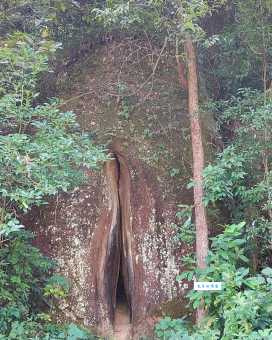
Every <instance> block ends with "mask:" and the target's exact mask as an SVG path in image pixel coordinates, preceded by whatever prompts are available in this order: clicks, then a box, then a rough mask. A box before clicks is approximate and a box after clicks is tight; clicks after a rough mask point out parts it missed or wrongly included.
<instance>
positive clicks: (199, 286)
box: [194, 281, 222, 291]
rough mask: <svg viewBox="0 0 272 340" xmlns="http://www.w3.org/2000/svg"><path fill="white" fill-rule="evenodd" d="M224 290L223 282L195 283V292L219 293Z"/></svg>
mask: <svg viewBox="0 0 272 340" xmlns="http://www.w3.org/2000/svg"><path fill="white" fill-rule="evenodd" d="M221 289H222V282H196V281H195V282H194V290H202V291H217V290H221Z"/></svg>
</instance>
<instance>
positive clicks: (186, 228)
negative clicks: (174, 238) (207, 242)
mask: <svg viewBox="0 0 272 340" xmlns="http://www.w3.org/2000/svg"><path fill="white" fill-rule="evenodd" d="M178 208H179V210H178V212H177V213H176V217H177V219H178V225H174V226H175V227H176V228H177V232H178V238H179V240H181V241H182V242H184V243H186V244H187V245H191V246H192V245H193V244H194V242H195V225H194V223H193V220H192V209H193V207H192V206H189V205H184V204H179V205H178Z"/></svg>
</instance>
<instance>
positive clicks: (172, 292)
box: [28, 39, 191, 339]
mask: <svg viewBox="0 0 272 340" xmlns="http://www.w3.org/2000/svg"><path fill="white" fill-rule="evenodd" d="M137 46H138V48H137ZM64 84H66V85H67V84H68V85H69V86H65V87H64V86H63V85H64ZM58 85H59V87H61V86H62V89H61V90H60V92H61V96H62V97H63V98H64V102H65V105H64V106H63V109H66V110H67V109H69V110H73V111H74V112H76V113H77V115H78V119H79V122H80V125H81V128H82V130H84V131H90V133H92V134H94V135H95V138H96V139H97V140H98V141H99V142H102V143H107V145H108V147H109V150H110V155H111V160H109V161H107V162H106V164H105V165H104V166H103V170H101V171H100V172H99V171H98V172H93V171H86V176H87V182H86V184H85V185H83V186H82V187H79V188H76V189H74V190H73V192H70V193H66V194H62V195H60V196H59V197H57V198H55V199H54V200H52V201H51V202H50V204H49V205H48V206H47V207H46V208H43V209H39V210H37V211H36V212H35V213H34V212H33V213H32V217H31V219H32V220H29V223H28V224H29V225H30V226H32V229H33V230H34V232H35V233H36V236H37V239H36V244H37V245H38V246H39V247H40V248H41V249H42V251H43V252H44V253H45V254H47V255H49V256H50V257H52V258H54V259H56V261H57V263H58V265H59V269H58V271H59V272H60V273H61V274H63V275H64V276H65V277H67V278H68V279H69V281H70V284H71V294H70V297H69V299H68V301H66V302H65V303H62V305H61V306H60V310H61V311H62V317H64V318H66V319H70V320H74V321H75V322H78V323H81V324H83V325H85V326H87V327H90V328H93V329H95V330H96V331H98V332H99V333H100V334H104V335H105V334H111V333H112V331H113V325H114V319H115V311H116V308H117V306H118V303H120V301H119V300H120V296H121V299H122V301H126V304H127V309H128V310H129V318H130V320H131V325H132V332H133V334H134V338H135V339H138V338H139V336H140V335H142V334H147V333H148V332H150V331H151V330H152V327H153V325H154V322H155V321H156V317H157V316H159V315H160V314H161V315H162V314H163V312H164V311H167V312H168V313H169V312H170V313H172V314H173V315H175V316H177V315H181V314H182V311H183V310H184V305H185V302H184V301H183V299H182V297H183V295H184V287H183V286H182V284H181V283H178V282H177V281H176V276H177V274H179V273H180V272H181V271H182V266H181V257H182V255H184V254H185V253H186V251H187V250H186V245H184V244H183V243H182V242H181V241H180V240H179V238H178V237H177V228H175V226H174V225H173V224H174V222H175V214H176V211H177V204H179V203H190V202H191V195H190V193H189V192H188V191H187V190H186V189H185V185H186V184H187V181H188V179H189V178H190V173H191V169H190V162H191V161H190V157H191V156H190V139H189V131H188V117H187V114H186V101H185V99H184V97H185V96H184V94H182V93H181V90H180V88H179V84H178V79H177V71H176V68H175V57H174V56H173V55H171V51H170V49H169V50H168V49H167V50H166V51H162V50H160V48H159V47H155V46H153V47H152V46H149V43H148V42H147V41H138V40H135V39H127V40H123V41H121V42H112V43H111V44H110V45H108V46H103V47H100V48H97V50H96V51H95V52H94V53H93V55H91V56H90V57H89V58H88V59H87V60H85V61H83V62H82V63H80V64H79V65H77V66H76V67H74V68H73V69H71V70H69V71H68V72H67V77H66V78H65V80H63V79H62V81H59V84H58Z"/></svg>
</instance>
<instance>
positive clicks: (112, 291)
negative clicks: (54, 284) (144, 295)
mask: <svg viewBox="0 0 272 340" xmlns="http://www.w3.org/2000/svg"><path fill="white" fill-rule="evenodd" d="M105 177H106V181H107V187H108V192H107V200H108V209H107V211H106V212H104V215H103V214H102V216H101V218H100V223H99V224H100V227H99V230H100V232H101V233H102V234H101V239H100V240H99V242H101V243H100V244H98V245H97V246H98V249H99V257H100V266H99V272H98V276H97V293H98V300H99V309H100V315H101V318H102V320H103V322H102V325H101V327H102V329H101V330H102V331H103V332H104V331H105V330H108V332H110V329H112V326H113V325H114V323H116V322H118V321H117V320H116V318H117V319H118V318H120V315H122V318H123V319H124V318H127V321H128V323H130V322H131V320H132V318H133V313H132V306H133V266H132V263H133V262H132V251H131V241H132V240H131V218H130V216H131V209H130V177H129V170H128V167H127V165H126V162H125V159H124V158H123V157H122V156H121V155H117V154H115V155H114V159H113V160H111V161H108V162H107V163H106V165H105Z"/></svg>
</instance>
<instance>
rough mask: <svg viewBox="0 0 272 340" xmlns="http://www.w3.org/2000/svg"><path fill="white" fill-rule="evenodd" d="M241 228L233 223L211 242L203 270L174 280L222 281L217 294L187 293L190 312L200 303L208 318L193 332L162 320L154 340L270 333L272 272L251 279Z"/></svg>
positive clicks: (186, 325)
mask: <svg viewBox="0 0 272 340" xmlns="http://www.w3.org/2000/svg"><path fill="white" fill-rule="evenodd" d="M244 233H245V223H240V224H233V225H229V226H227V227H226V229H225V231H224V232H223V233H222V234H220V235H218V236H216V237H214V238H212V245H211V250H210V252H209V255H208V259H207V262H208V266H207V268H206V269H204V270H200V269H192V270H188V271H187V272H184V273H182V274H181V275H179V278H178V279H179V280H182V279H187V280H192V279H193V277H197V279H198V280H199V281H222V282H223V288H222V290H221V291H219V292H210V291H209V292H201V291H193V290H192V291H190V292H189V293H188V295H187V296H188V298H189V303H190V305H191V306H193V308H194V309H196V308H197V307H199V306H200V304H201V303H202V301H204V304H205V308H206V309H207V310H208V316H207V317H206V319H205V320H204V321H203V323H202V324H201V325H200V326H199V327H193V325H190V324H189V323H188V322H187V323H186V322H185V321H184V320H172V319H170V318H166V319H163V320H162V321H161V322H160V323H159V324H158V325H157V326H156V334H157V336H158V338H159V339H203V340H207V339H224V340H232V339H262V336H264V339H265V338H266V337H265V336H267V339H269V336H270V335H271V334H272V328H271V323H272V296H271V289H272V268H269V267H266V268H264V269H263V270H262V271H261V272H260V273H259V274H257V275H252V274H251V272H250V268H249V267H248V264H249V259H248V258H247V256H246V240H245V238H244Z"/></svg>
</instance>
